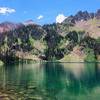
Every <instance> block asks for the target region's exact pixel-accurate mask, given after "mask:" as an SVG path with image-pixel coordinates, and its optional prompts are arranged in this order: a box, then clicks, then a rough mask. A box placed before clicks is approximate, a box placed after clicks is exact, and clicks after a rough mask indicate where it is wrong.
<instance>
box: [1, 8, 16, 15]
mask: <svg viewBox="0 0 100 100" xmlns="http://www.w3.org/2000/svg"><path fill="white" fill-rule="evenodd" d="M14 12H16V11H15V9H12V8H8V7H0V14H2V15H6V14H11V13H14Z"/></svg>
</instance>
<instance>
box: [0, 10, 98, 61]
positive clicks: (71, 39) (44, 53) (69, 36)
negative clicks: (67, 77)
mask: <svg viewBox="0 0 100 100" xmlns="http://www.w3.org/2000/svg"><path fill="white" fill-rule="evenodd" d="M0 33H1V34H0V59H1V60H3V61H5V62H7V61H13V60H16V59H30V60H35V61H40V60H47V61H49V60H50V61H51V60H54V61H55V60H56V61H61V62H62V61H66V62H84V61H87V62H100V10H98V11H97V12H96V13H88V12H87V11H79V12H78V13H76V14H75V15H71V16H69V17H67V18H66V19H65V20H64V21H63V22H62V23H53V24H45V25H43V26H41V25H37V24H35V23H34V22H33V21H32V20H28V21H25V22H24V23H17V24H16V23H11V22H4V23H1V24H0Z"/></svg>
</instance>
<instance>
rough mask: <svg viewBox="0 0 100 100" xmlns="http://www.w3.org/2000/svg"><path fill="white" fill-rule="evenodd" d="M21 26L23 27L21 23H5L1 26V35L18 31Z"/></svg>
mask: <svg viewBox="0 0 100 100" xmlns="http://www.w3.org/2000/svg"><path fill="white" fill-rule="evenodd" d="M21 26H22V24H21V23H12V22H8V21H6V22H3V23H1V24H0V33H3V32H7V31H10V30H14V29H17V28H19V27H21Z"/></svg>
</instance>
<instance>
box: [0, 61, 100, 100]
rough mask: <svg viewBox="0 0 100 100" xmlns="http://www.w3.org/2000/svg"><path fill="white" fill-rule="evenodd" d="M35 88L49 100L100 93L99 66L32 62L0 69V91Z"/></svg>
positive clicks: (97, 64) (62, 99) (64, 99)
mask: <svg viewBox="0 0 100 100" xmlns="http://www.w3.org/2000/svg"><path fill="white" fill-rule="evenodd" d="M29 85H34V86H36V87H37V88H38V90H40V91H45V92H46V93H47V94H48V96H49V97H50V98H51V99H52V100H56V99H57V100H66V99H69V100H70V99H71V98H74V97H77V98H78V97H79V96H80V95H89V94H91V93H92V92H93V93H94V91H97V90H98V91H99V93H100V64H99V63H50V62H47V63H35V64H18V65H8V66H3V67H0V88H3V89H8V88H9V87H13V86H14V88H16V89H27V88H28V87H29Z"/></svg>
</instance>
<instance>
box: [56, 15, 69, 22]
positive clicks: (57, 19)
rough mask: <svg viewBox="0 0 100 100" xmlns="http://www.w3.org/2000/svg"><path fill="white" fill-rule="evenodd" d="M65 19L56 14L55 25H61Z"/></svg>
mask: <svg viewBox="0 0 100 100" xmlns="http://www.w3.org/2000/svg"><path fill="white" fill-rule="evenodd" d="M66 18H67V17H66V16H64V14H58V16H57V17H56V23H62V22H63V21H64V20H65V19H66Z"/></svg>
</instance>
